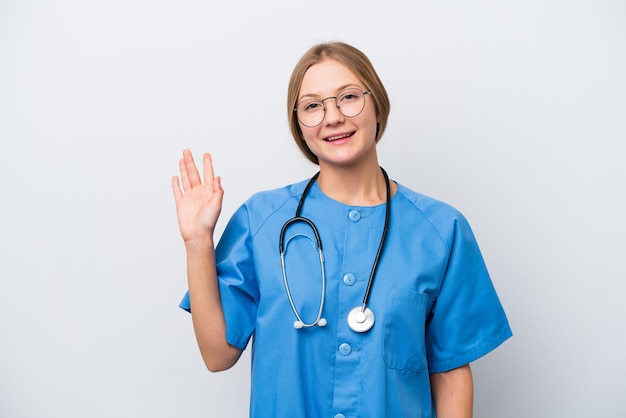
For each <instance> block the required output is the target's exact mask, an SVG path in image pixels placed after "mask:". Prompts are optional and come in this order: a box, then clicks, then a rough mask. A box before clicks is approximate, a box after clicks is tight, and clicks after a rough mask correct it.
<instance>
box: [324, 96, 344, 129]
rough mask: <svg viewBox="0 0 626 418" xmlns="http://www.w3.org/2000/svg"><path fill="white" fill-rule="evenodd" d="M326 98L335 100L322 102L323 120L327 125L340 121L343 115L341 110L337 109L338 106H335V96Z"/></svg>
mask: <svg viewBox="0 0 626 418" xmlns="http://www.w3.org/2000/svg"><path fill="white" fill-rule="evenodd" d="M328 99H334V100H335V102H334V103H330V102H325V103H324V121H325V122H326V124H328V125H334V124H336V123H339V122H342V121H343V118H344V116H343V113H341V111H340V110H339V106H337V99H336V98H335V97H329V98H328ZM328 99H327V100H328Z"/></svg>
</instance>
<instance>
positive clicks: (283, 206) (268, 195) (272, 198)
mask: <svg viewBox="0 0 626 418" xmlns="http://www.w3.org/2000/svg"><path fill="white" fill-rule="evenodd" d="M306 183H307V181H306V180H303V181H301V182H298V183H294V184H290V185H286V186H283V187H280V188H277V189H271V190H264V191H260V192H257V193H255V194H253V195H252V196H250V197H249V198H248V199H247V200H246V201H245V202H244V203H243V204H242V205H241V206H240V207H239V209H238V210H237V212H236V213H235V217H237V216H245V217H246V218H247V223H249V225H250V227H251V228H252V230H255V229H258V228H260V227H261V226H262V225H263V224H264V223H265V222H266V221H267V220H268V219H270V218H272V217H273V216H275V215H277V214H282V213H283V212H284V211H288V212H289V213H295V207H296V206H297V203H298V200H299V199H300V195H301V194H302V191H303V190H304V187H305V186H306ZM281 216H282V215H281Z"/></svg>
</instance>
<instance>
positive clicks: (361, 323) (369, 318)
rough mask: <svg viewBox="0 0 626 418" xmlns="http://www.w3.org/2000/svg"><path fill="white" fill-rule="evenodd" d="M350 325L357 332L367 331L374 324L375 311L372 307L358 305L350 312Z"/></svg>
mask: <svg viewBox="0 0 626 418" xmlns="http://www.w3.org/2000/svg"><path fill="white" fill-rule="evenodd" d="M348 326H349V327H350V329H351V330H352V331H355V332H366V331H369V330H370V329H371V328H372V327H373V326H374V312H372V310H371V309H370V308H365V310H363V307H361V306H357V307H356V308H354V309H352V310H351V311H350V313H349V314H348Z"/></svg>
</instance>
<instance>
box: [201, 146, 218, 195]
mask: <svg viewBox="0 0 626 418" xmlns="http://www.w3.org/2000/svg"><path fill="white" fill-rule="evenodd" d="M202 165H203V170H204V184H206V185H208V186H209V187H211V189H214V188H215V185H214V179H215V172H214V171H213V158H212V157H211V154H209V153H208V152H207V153H205V154H204V155H203V156H202Z"/></svg>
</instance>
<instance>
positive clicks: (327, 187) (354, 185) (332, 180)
mask: <svg viewBox="0 0 626 418" xmlns="http://www.w3.org/2000/svg"><path fill="white" fill-rule="evenodd" d="M317 181H318V185H319V187H320V189H322V191H323V192H324V194H326V195H327V196H328V197H330V198H331V199H334V200H337V201H339V202H342V203H345V204H347V205H351V206H375V205H379V204H381V203H385V202H386V200H387V185H386V184H385V178H384V176H383V173H382V171H381V169H380V167H379V165H378V162H377V161H374V164H369V165H367V166H362V167H337V166H325V165H324V164H320V176H319V178H318V180H317ZM390 187H391V194H392V195H393V194H394V193H395V190H396V184H395V183H393V182H390Z"/></svg>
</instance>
